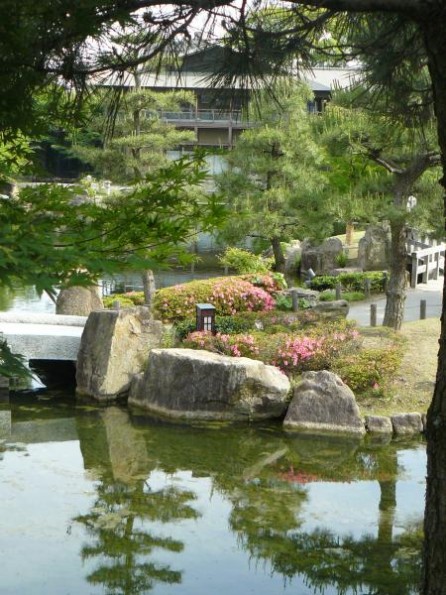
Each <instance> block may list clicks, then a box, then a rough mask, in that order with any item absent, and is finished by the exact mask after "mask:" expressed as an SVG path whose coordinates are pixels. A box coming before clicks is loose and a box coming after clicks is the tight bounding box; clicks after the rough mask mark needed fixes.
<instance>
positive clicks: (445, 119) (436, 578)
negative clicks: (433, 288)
mask: <svg viewBox="0 0 446 595" xmlns="http://www.w3.org/2000/svg"><path fill="white" fill-rule="evenodd" d="M438 4H440V3H438ZM441 4H442V5H443V6H444V4H445V3H444V2H443V3H441ZM445 18H446V6H444V7H443V8H442V14H438V15H437V16H436V18H429V16H427V18H426V20H425V21H424V23H423V25H422V26H423V33H424V38H425V44H426V48H427V53H428V64H429V70H430V74H431V78H432V84H433V89H434V101H435V113H436V116H437V122H438V138H439V143H440V150H441V160H442V166H443V178H442V180H441V184H442V186H443V188H444V189H445V190H446V178H445V176H446V36H445V35H444V22H445ZM444 196H445V198H444V201H445V210H446V193H445V195H444ZM445 304H446V290H445V288H443V307H442V314H441V334H440V350H439V352H438V367H437V377H436V381H435V390H434V396H433V399H432V402H431V404H430V407H429V410H428V413H427V426H426V438H427V476H426V508H425V514H424V552H423V576H422V585H421V592H422V593H423V595H445V594H446V311H445Z"/></svg>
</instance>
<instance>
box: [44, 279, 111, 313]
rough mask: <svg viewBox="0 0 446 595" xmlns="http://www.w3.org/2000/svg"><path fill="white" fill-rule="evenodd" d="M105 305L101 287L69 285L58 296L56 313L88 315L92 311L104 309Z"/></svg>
mask: <svg viewBox="0 0 446 595" xmlns="http://www.w3.org/2000/svg"><path fill="white" fill-rule="evenodd" d="M103 308H104V305H103V303H102V297H101V293H100V290H99V287H97V286H96V285H91V286H90V287H68V288H67V289H62V290H61V291H60V292H59V295H58V296H57V302H56V314H68V315H74V316H88V315H89V314H90V312H94V311H95V310H102V309H103Z"/></svg>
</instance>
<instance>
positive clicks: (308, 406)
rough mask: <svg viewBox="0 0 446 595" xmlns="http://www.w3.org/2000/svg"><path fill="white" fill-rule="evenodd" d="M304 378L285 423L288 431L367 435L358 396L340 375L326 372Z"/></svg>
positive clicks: (297, 388) (296, 389) (307, 374)
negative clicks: (356, 397) (356, 396)
mask: <svg viewBox="0 0 446 595" xmlns="http://www.w3.org/2000/svg"><path fill="white" fill-rule="evenodd" d="M302 378H303V380H302V382H301V383H300V384H299V385H298V386H297V387H296V388H295V389H294V396H293V400H292V401H291V403H290V406H289V408H288V411H287V414H286V417H285V420H284V425H285V427H286V428H287V429H300V430H313V431H328V432H349V433H350V432H351V433H354V434H364V433H365V428H364V424H363V423H362V420H361V417H360V413H359V408H358V405H357V403H356V400H355V395H354V394H353V392H352V391H351V390H350V388H349V387H348V386H347V385H346V384H344V383H343V382H342V380H341V379H340V378H339V377H338V376H336V374H333V373H332V372H327V371H326V370H322V371H321V372H306V373H304V374H303V377H302Z"/></svg>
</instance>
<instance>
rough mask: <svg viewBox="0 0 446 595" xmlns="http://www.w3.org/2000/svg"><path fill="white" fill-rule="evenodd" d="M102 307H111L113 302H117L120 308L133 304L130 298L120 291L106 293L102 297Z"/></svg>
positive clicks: (131, 306) (130, 306)
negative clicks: (111, 293)
mask: <svg viewBox="0 0 446 595" xmlns="http://www.w3.org/2000/svg"><path fill="white" fill-rule="evenodd" d="M102 302H103V304H104V308H113V303H114V302H119V306H120V307H121V308H133V306H134V305H135V304H134V303H133V302H132V300H131V299H130V298H128V297H126V296H125V294H122V293H114V294H113V295H107V296H105V297H104V298H102Z"/></svg>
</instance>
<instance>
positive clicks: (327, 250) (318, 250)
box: [301, 238, 344, 275]
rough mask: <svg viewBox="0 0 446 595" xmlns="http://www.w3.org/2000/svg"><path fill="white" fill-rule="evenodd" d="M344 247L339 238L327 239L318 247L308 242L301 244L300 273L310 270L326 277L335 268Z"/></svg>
mask: <svg viewBox="0 0 446 595" xmlns="http://www.w3.org/2000/svg"><path fill="white" fill-rule="evenodd" d="M343 252H344V246H343V244H342V242H341V240H340V239H339V238H327V239H326V240H325V241H324V242H323V243H322V244H320V245H319V246H313V245H312V244H311V242H310V241H308V240H305V241H304V242H303V243H302V260H301V271H307V270H308V269H312V270H313V271H314V272H315V273H316V274H317V275H326V274H328V273H330V271H332V270H333V269H335V268H336V267H337V262H338V257H339V255H340V254H343Z"/></svg>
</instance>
